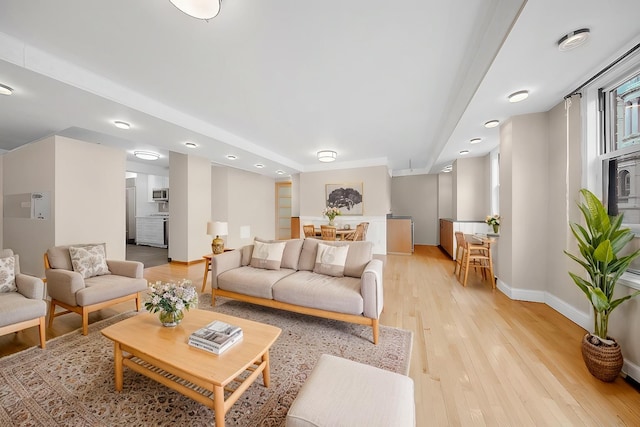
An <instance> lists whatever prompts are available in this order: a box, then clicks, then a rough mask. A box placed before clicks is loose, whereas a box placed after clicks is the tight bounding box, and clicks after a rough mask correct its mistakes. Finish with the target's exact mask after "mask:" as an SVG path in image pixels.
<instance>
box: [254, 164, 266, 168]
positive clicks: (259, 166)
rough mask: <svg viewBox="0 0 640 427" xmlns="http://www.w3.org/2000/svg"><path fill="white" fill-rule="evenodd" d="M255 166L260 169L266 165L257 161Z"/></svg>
mask: <svg viewBox="0 0 640 427" xmlns="http://www.w3.org/2000/svg"><path fill="white" fill-rule="evenodd" d="M253 166H255V167H257V168H258V169H262V168H263V167H264V165H263V164H262V163H256V164H255V165H253Z"/></svg>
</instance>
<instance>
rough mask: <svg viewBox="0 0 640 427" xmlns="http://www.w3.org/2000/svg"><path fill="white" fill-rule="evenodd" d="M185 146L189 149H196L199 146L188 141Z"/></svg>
mask: <svg viewBox="0 0 640 427" xmlns="http://www.w3.org/2000/svg"><path fill="white" fill-rule="evenodd" d="M184 146H185V147H187V148H196V147H197V146H198V144H196V143H195V142H191V141H187V142H185V143H184Z"/></svg>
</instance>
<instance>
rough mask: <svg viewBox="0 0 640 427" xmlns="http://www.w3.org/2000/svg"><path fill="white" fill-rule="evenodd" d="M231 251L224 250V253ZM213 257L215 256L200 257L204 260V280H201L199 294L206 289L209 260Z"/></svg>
mask: <svg viewBox="0 0 640 427" xmlns="http://www.w3.org/2000/svg"><path fill="white" fill-rule="evenodd" d="M232 250H233V249H225V250H224V251H225V252H229V251H232ZM214 256H216V254H213V253H211V254H206V255H202V258H204V278H203V279H202V290H201V291H200V292H201V293H202V292H204V289H205V288H206V287H207V278H208V277H209V271H211V258H213V257H214Z"/></svg>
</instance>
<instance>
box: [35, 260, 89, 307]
mask: <svg viewBox="0 0 640 427" xmlns="http://www.w3.org/2000/svg"><path fill="white" fill-rule="evenodd" d="M44 273H45V275H46V276H47V292H48V293H49V296H51V298H53V299H55V300H58V301H61V302H64V303H65V304H69V305H78V304H77V303H76V292H78V291H79V290H80V289H83V288H84V287H85V285H84V278H83V277H82V274H80V273H78V272H76V271H70V270H63V269H53V268H50V269H47V270H45V272H44Z"/></svg>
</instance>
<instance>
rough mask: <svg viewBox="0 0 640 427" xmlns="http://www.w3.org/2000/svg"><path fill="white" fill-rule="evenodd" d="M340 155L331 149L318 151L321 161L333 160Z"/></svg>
mask: <svg viewBox="0 0 640 427" xmlns="http://www.w3.org/2000/svg"><path fill="white" fill-rule="evenodd" d="M337 157H338V153H336V152H335V151H331V150H322V151H318V160H320V161H321V162H325V163H327V162H333V161H334V160H335V159H336V158H337Z"/></svg>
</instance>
